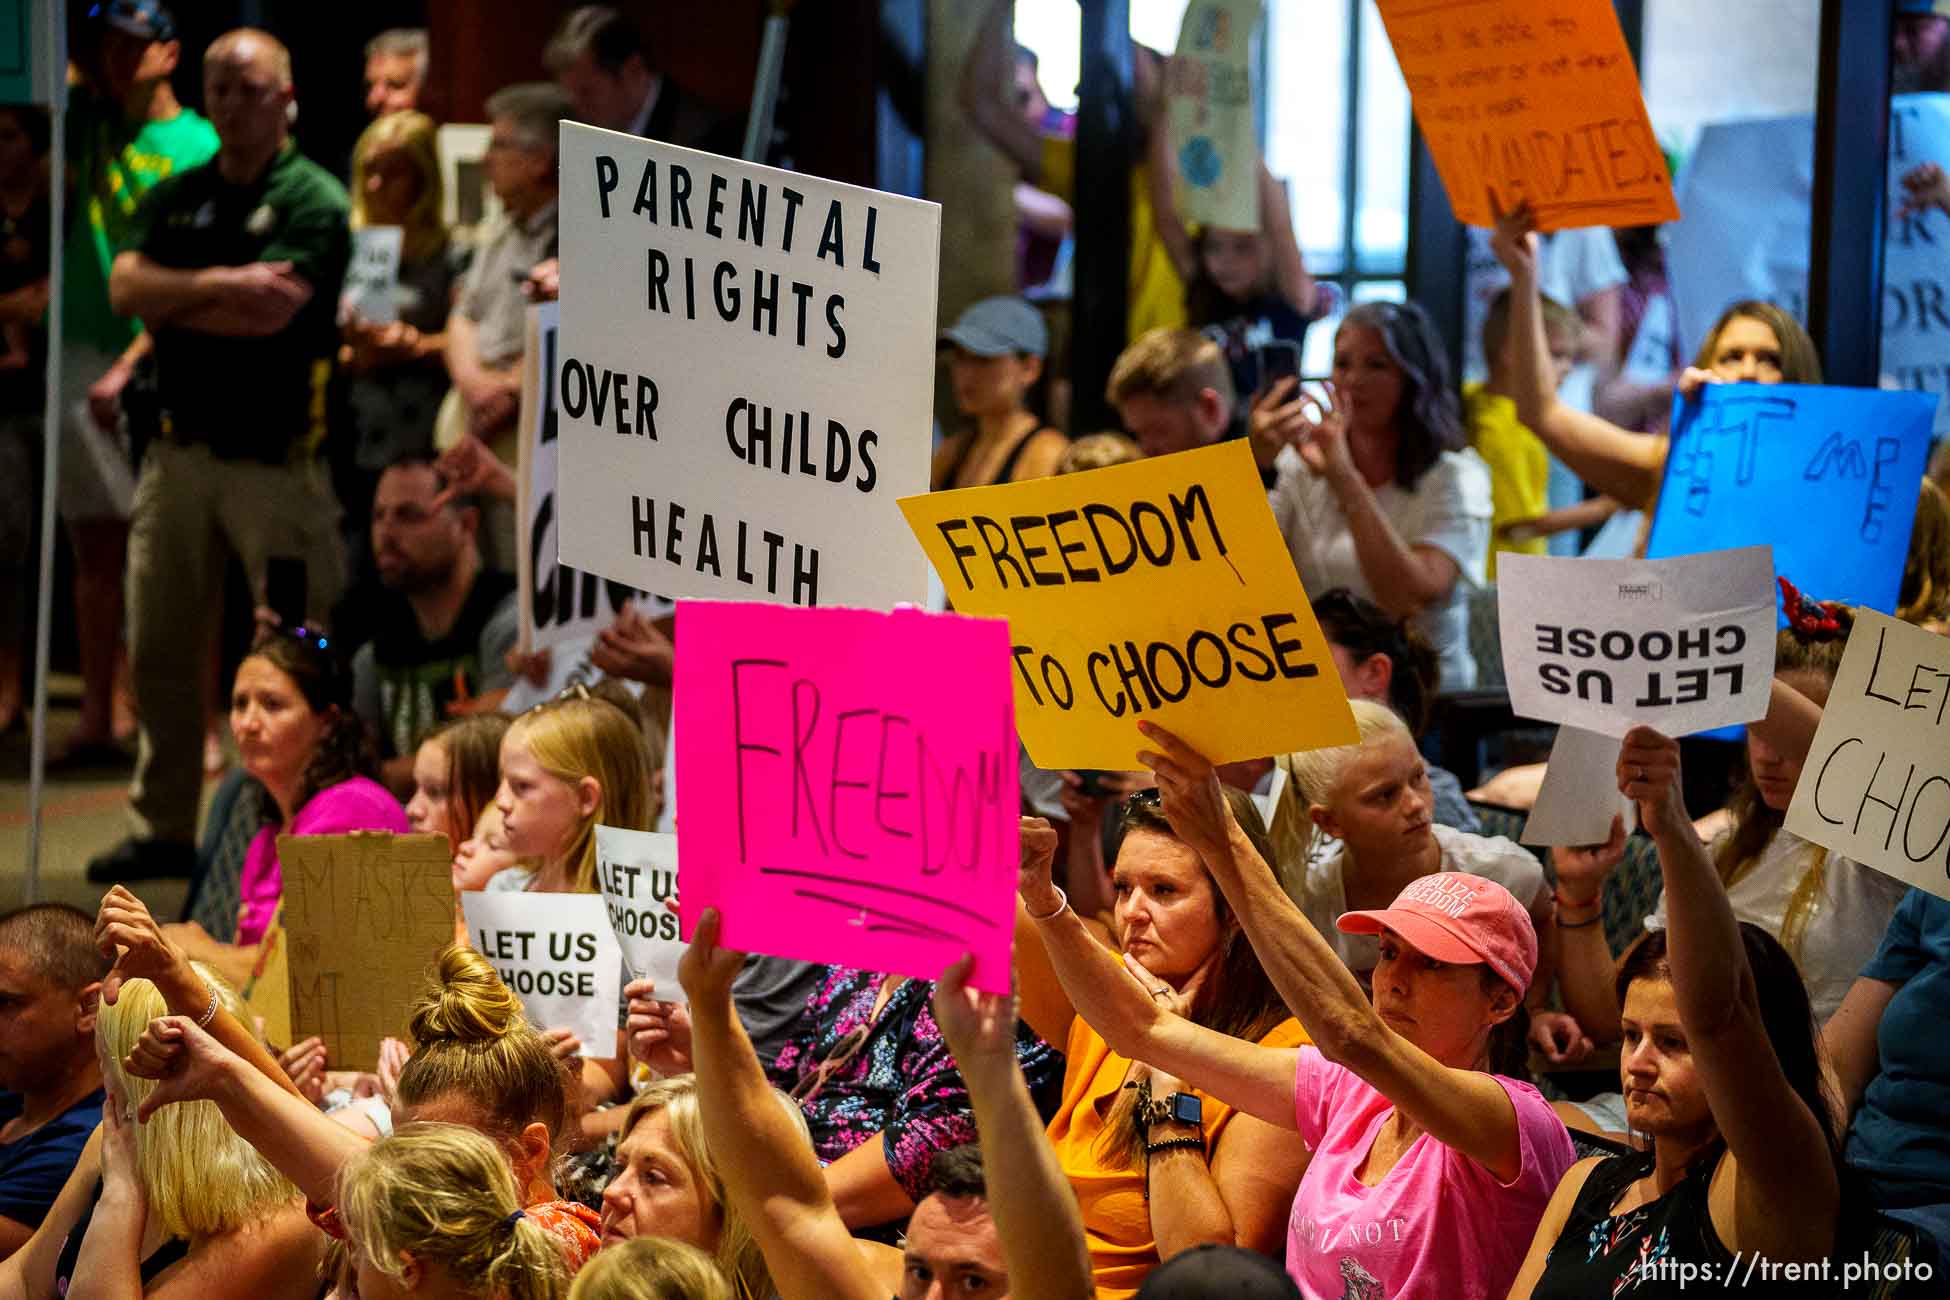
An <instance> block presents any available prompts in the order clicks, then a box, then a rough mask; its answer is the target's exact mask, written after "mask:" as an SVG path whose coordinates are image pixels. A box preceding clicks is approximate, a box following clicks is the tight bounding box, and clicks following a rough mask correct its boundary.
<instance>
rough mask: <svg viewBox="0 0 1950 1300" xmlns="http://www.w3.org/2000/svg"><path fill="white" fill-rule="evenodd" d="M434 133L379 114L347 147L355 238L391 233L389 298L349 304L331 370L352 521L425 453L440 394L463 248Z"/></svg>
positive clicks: (428, 125)
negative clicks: (342, 408) (344, 438)
mask: <svg viewBox="0 0 1950 1300" xmlns="http://www.w3.org/2000/svg"><path fill="white" fill-rule="evenodd" d="M437 130H438V128H437V127H436V126H435V124H434V121H433V119H432V118H430V117H428V116H427V115H426V114H425V113H416V112H411V111H408V112H404V113H388V114H386V115H385V116H384V117H381V118H379V119H378V120H376V121H375V122H373V124H372V125H371V126H368V127H367V128H366V129H365V131H364V132H363V133H361V134H360V136H359V142H358V144H357V145H355V146H354V147H353V150H352V185H351V199H352V216H351V225H352V229H353V230H354V231H361V230H371V229H376V228H381V227H388V226H390V227H396V228H398V229H399V231H400V259H399V276H398V280H397V282H396V283H395V285H394V287H393V301H392V302H391V303H389V304H385V305H384V307H383V308H378V309H377V310H375V305H373V304H364V305H363V307H362V305H361V304H358V303H348V304H347V310H345V311H343V312H341V320H340V346H339V367H340V369H341V370H342V371H344V372H345V374H346V375H348V376H349V377H350V382H349V383H348V384H347V385H346V402H347V405H348V406H349V408H350V411H351V416H352V418H351V420H350V421H349V427H350V428H351V429H352V430H354V432H355V438H354V441H353V444H352V447H351V449H350V457H351V460H352V464H351V465H350V466H347V467H346V468H347V469H356V470H357V471H358V474H357V477H356V479H354V480H352V481H350V482H347V483H346V484H345V485H344V486H343V488H342V490H341V493H340V496H341V499H342V500H343V501H344V502H345V504H346V506H347V507H348V508H349V509H351V510H352V511H354V512H355V514H356V516H357V517H358V518H361V519H363V518H365V516H366V512H367V511H368V510H370V509H371V504H372V489H373V488H374V487H375V486H376V485H377V483H378V478H379V474H380V471H382V470H384V469H385V468H386V467H387V466H388V465H390V464H392V463H393V462H394V461H395V460H397V459H399V458H400V457H401V456H404V455H407V454H409V453H420V454H431V453H432V451H433V425H434V417H435V416H436V415H437V414H438V413H439V410H440V402H441V399H442V397H443V396H445V394H446V392H447V386H448V381H447V368H446V364H445V362H444V361H443V360H442V356H443V353H444V350H445V348H446V345H447V333H446V330H447V314H448V311H449V310H450V309H451V308H452V306H453V301H454V293H455V290H456V288H457V287H458V285H459V283H460V276H461V272H462V271H463V270H465V269H466V256H465V251H464V250H462V249H460V248H458V247H457V246H456V245H455V244H454V243H453V241H452V240H451V239H449V238H448V233H447V227H446V225H445V223H444V222H443V221H442V219H441V215H440V210H441V199H442V193H441V180H440V158H439V154H438V151H437V148H436V145H435V133H436V131H437Z"/></svg>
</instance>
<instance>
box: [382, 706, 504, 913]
mask: <svg viewBox="0 0 1950 1300" xmlns="http://www.w3.org/2000/svg"><path fill="white" fill-rule="evenodd" d="M509 721H510V719H509V718H508V717H507V715H506V714H501V713H478V714H474V715H473V716H471V717H466V718H462V719H460V720H459V721H456V722H450V723H448V724H447V725H446V726H444V727H442V728H440V730H438V731H436V732H434V733H433V734H432V735H431V736H428V737H427V738H426V739H425V740H423V741H421V742H420V748H419V749H418V750H417V751H416V752H415V753H414V755H413V797H412V798H411V799H410V800H408V801H407V805H406V820H407V821H408V822H410V823H412V826H413V829H414V830H415V831H417V832H419V833H420V834H423V835H445V836H446V837H447V841H448V843H449V844H450V845H451V846H452V850H451V851H453V852H455V853H458V852H459V851H460V846H461V843H462V842H463V841H464V840H466V838H467V836H468V833H469V832H470V831H471V830H472V829H473V828H474V824H475V823H476V822H477V821H478V820H479V819H480V813H481V808H482V807H483V806H484V805H486V804H487V803H488V802H489V801H491V800H492V799H493V798H494V788H495V786H496V785H497V784H499V783H500V779H501V777H500V761H501V737H502V736H503V735H505V734H506V733H507V730H508V723H509ZM477 888H478V886H477Z"/></svg>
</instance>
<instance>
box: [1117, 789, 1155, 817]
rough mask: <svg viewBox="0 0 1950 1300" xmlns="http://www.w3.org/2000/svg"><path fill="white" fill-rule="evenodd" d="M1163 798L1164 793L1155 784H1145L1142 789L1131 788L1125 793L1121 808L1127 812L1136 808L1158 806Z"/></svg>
mask: <svg viewBox="0 0 1950 1300" xmlns="http://www.w3.org/2000/svg"><path fill="white" fill-rule="evenodd" d="M1164 798H1165V797H1164V794H1163V793H1162V792H1161V791H1160V790H1159V789H1158V787H1157V786H1155V785H1151V786H1146V787H1145V788H1144V789H1142V790H1133V791H1131V792H1130V793H1129V794H1127V795H1125V796H1124V804H1123V808H1124V811H1125V812H1127V813H1128V812H1131V811H1132V810H1134V809H1137V808H1158V807H1161V806H1163V804H1164Z"/></svg>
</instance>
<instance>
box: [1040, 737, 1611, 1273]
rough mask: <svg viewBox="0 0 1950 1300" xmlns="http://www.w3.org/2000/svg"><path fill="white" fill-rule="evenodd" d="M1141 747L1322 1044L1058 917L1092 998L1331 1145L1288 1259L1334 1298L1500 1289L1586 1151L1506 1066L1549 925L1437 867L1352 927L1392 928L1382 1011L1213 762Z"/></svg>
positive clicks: (1069, 973) (1173, 744) (1153, 1058)
mask: <svg viewBox="0 0 1950 1300" xmlns="http://www.w3.org/2000/svg"><path fill="white" fill-rule="evenodd" d="M1139 728H1140V730H1141V731H1142V732H1143V733H1144V735H1145V737H1146V739H1147V740H1148V741H1150V742H1151V743H1152V744H1153V745H1155V746H1157V749H1155V750H1142V751H1140V752H1139V754H1138V761H1139V762H1141V763H1143V764H1144V765H1145V766H1146V767H1149V768H1150V769H1151V770H1152V771H1153V772H1155V773H1156V774H1157V777H1158V788H1159V791H1160V793H1161V796H1162V800H1163V806H1164V809H1165V813H1166V815H1167V816H1168V817H1169V818H1170V819H1171V824H1172V826H1173V828H1174V829H1175V830H1176V831H1177V833H1178V836H1179V838H1180V839H1182V840H1183V841H1184V842H1185V843H1187V844H1189V845H1191V846H1192V847H1193V848H1195V849H1196V850H1197V851H1198V854H1199V857H1200V859H1201V860H1202V861H1203V862H1204V863H1205V865H1206V868H1207V869H1208V870H1209V871H1210V872H1211V873H1212V876H1213V879H1215V880H1216V881H1217V882H1218V884H1219V887H1220V889H1221V890H1222V891H1223V892H1224V894H1225V897H1226V901H1227V902H1228V903H1230V904H1231V906H1232V909H1233V912H1234V913H1235V915H1236V916H1237V917H1238V918H1239V921H1240V923H1241V924H1242V925H1244V927H1245V930H1246V934H1247V937H1248V938H1250V939H1251V940H1252V944H1253V948H1254V950H1255V951H1256V952H1258V954H1259V957H1260V961H1261V963H1262V964H1263V965H1264V966H1265V968H1266V973H1267V974H1268V975H1269V976H1271V977H1272V979H1273V983H1274V984H1275V985H1276V986H1277V987H1278V988H1279V990H1280V992H1281V994H1282V995H1283V996H1284V997H1285V998H1286V1002H1287V1005H1288V1006H1289V1007H1290V1008H1291V1009H1292V1010H1293V1013H1294V1014H1295V1015H1296V1016H1297V1017H1298V1018H1299V1020H1300V1023H1301V1024H1302V1025H1303V1026H1304V1027H1305V1028H1306V1029H1307V1031H1308V1033H1309V1035H1310V1036H1311V1038H1312V1039H1313V1042H1314V1044H1315V1046H1312V1047H1302V1048H1299V1049H1298V1050H1293V1049H1285V1050H1282V1049H1275V1048H1267V1047H1261V1046H1259V1045H1258V1044H1255V1043H1249V1042H1243V1041H1241V1040H1239V1039H1234V1038H1228V1037H1226V1036H1225V1035H1223V1034H1216V1033H1213V1032H1212V1031H1210V1030H1207V1029H1202V1028H1200V1027H1199V1026H1197V1025H1194V1024H1192V1023H1191V1022H1190V1021H1187V1020H1185V1019H1183V1018H1182V1017H1179V1016H1177V1015H1174V1014H1172V1013H1171V1012H1170V1011H1169V1010H1167V1009H1166V1007H1165V1006H1164V1005H1163V1004H1162V1003H1161V1002H1160V1001H1159V1000H1158V999H1157V998H1156V997H1155V996H1154V995H1155V993H1156V992H1157V990H1156V989H1154V988H1152V987H1151V985H1152V981H1150V980H1149V979H1147V978H1144V977H1142V976H1140V975H1139V974H1138V972H1136V971H1132V972H1131V977H1130V978H1126V977H1124V976H1123V975H1121V974H1120V973H1119V972H1117V970H1116V969H1115V968H1114V967H1113V966H1112V965H1110V964H1109V963H1106V962H1105V961H1103V959H1102V956H1101V950H1094V951H1093V948H1094V944H1093V942H1092V941H1091V940H1090V939H1089V938H1088V936H1087V934H1082V933H1081V932H1080V931H1079V929H1078V928H1077V927H1065V926H1061V925H1044V926H1042V927H1041V929H1042V933H1043V939H1044V944H1045V946H1046V947H1047V948H1048V950H1049V953H1050V957H1051V960H1052V962H1053V963H1054V964H1055V966H1056V969H1057V972H1058V974H1059V976H1060V977H1061V978H1062V980H1063V983H1064V987H1065V988H1066V989H1067V990H1068V991H1069V993H1070V995H1071V998H1072V1000H1073V1001H1074V1002H1075V1004H1076V1008H1077V1011H1078V1012H1079V1013H1080V1014H1081V1015H1082V1016H1083V1017H1084V1019H1085V1020H1087V1021H1088V1022H1089V1023H1090V1025H1091V1026H1092V1027H1093V1028H1095V1029H1096V1030H1097V1031H1098V1032H1099V1033H1100V1034H1102V1035H1103V1036H1104V1038H1105V1039H1106V1040H1107V1041H1109V1043H1110V1044H1111V1047H1112V1048H1113V1049H1114V1050H1116V1051H1118V1052H1121V1053H1123V1054H1125V1055H1127V1056H1130V1057H1132V1058H1133V1059H1136V1060H1141V1061H1144V1062H1146V1063H1147V1064H1150V1065H1151V1066H1153V1067H1154V1068H1157V1069H1162V1070H1166V1071H1169V1072H1170V1073H1172V1074H1174V1075H1177V1076H1178V1077H1180V1078H1182V1079H1184V1080H1185V1081H1186V1082H1187V1083H1190V1084H1193V1085H1194V1086H1196V1087H1197V1088H1198V1089H1199V1090H1201V1091H1203V1092H1207V1093H1210V1094H1211V1095H1212V1096H1214V1097H1217V1098H1219V1099H1221V1100H1223V1101H1225V1102H1227V1103H1229V1104H1231V1105H1233V1106H1236V1107H1238V1108H1239V1109H1240V1110H1243V1111H1245V1112H1247V1113H1248V1114H1251V1115H1255V1116H1258V1117H1259V1118H1261V1119H1263V1120H1266V1121H1267V1122H1268V1123H1274V1124H1280V1125H1282V1126H1284V1127H1287V1128H1291V1129H1294V1130H1297V1131H1298V1132H1299V1134H1300V1136H1301V1137H1302V1139H1304V1140H1305V1142H1306V1143H1307V1145H1308V1147H1310V1148H1311V1149H1312V1151H1313V1158H1312V1160H1311V1162H1310V1163H1309V1164H1308V1166H1307V1172H1306V1175H1305V1176H1304V1177H1303V1178H1302V1179H1301V1181H1300V1189H1299V1191H1298V1192H1297V1193H1296V1194H1295V1196H1294V1200H1293V1212H1292V1215H1291V1217H1290V1219H1289V1221H1288V1228H1287V1271H1288V1272H1289V1273H1291V1274H1292V1275H1293V1277H1294V1280H1295V1281H1296V1282H1298V1283H1299V1284H1300V1288H1301V1290H1302V1291H1303V1292H1304V1293H1305V1294H1306V1295H1308V1296H1309V1297H1313V1298H1314V1300H1341V1297H1348V1296H1352V1297H1357V1298H1358V1300H1370V1298H1371V1297H1372V1300H1384V1298H1385V1300H1458V1298H1460V1300H1478V1298H1481V1297H1492V1296H1495V1297H1500V1296H1502V1295H1503V1294H1504V1293H1505V1291H1507V1290H1508V1289H1509V1286H1510V1282H1511V1280H1512V1279H1513V1278H1514V1277H1515V1276H1516V1273H1517V1268H1518V1266H1519V1265H1520V1264H1521V1263H1522V1261H1523V1256H1524V1251H1525V1249H1526V1239H1527V1238H1528V1237H1529V1236H1530V1235H1531V1234H1532V1233H1533V1232H1534V1231H1535V1230H1536V1226H1537V1221H1538V1219H1539V1218H1540V1217H1541V1216H1542V1214H1543V1212H1544V1206H1545V1204H1546V1203H1547V1202H1548V1201H1549V1200H1550V1195H1551V1190H1552V1188H1553V1187H1554V1186H1555V1185H1556V1183H1557V1180H1558V1179H1559V1178H1560V1177H1561V1176H1562V1175H1563V1173H1564V1171H1565V1170H1566V1169H1568V1168H1569V1167H1570V1165H1571V1163H1572V1160H1573V1159H1574V1154H1573V1152H1572V1148H1571V1139H1570V1135H1569V1134H1568V1133H1566V1132H1565V1129H1564V1125H1563V1124H1562V1123H1561V1122H1560V1121H1559V1120H1558V1119H1557V1116H1556V1115H1555V1113H1554V1112H1553V1111H1552V1110H1551V1107H1550V1104H1549V1103H1548V1102H1546V1101H1545V1100H1544V1099H1543V1097H1542V1096H1541V1095H1540V1094H1539V1093H1538V1092H1537V1090H1536V1089H1535V1088H1534V1087H1532V1086H1531V1085H1530V1084H1528V1083H1524V1082H1521V1081H1519V1080H1516V1079H1510V1078H1505V1077H1503V1076H1501V1075H1497V1074H1492V1073H1490V1072H1489V1070H1488V1068H1487V1067H1488V1063H1489V1060H1490V1052H1491V1039H1492V1036H1493V1035H1494V1034H1495V1032H1496V1031H1497V1028H1498V1026H1501V1025H1505V1024H1508V1023H1510V1022H1511V1020H1512V1018H1513V1017H1515V1016H1516V1015H1517V1012H1518V1009H1519V1008H1520V1007H1521V1006H1522V1004H1523V998H1524V994H1525V992H1526V991H1527V990H1528V988H1529V985H1530V977H1531V975H1532V973H1533V972H1534V970H1535V969H1536V965H1537V936H1536V932H1535V930H1534V929H1533V928H1532V926H1531V923H1530V917H1529V915H1528V913H1526V912H1525V911H1524V909H1523V906H1522V904H1520V903H1518V902H1517V900H1516V899H1515V898H1513V897H1511V895H1510V893H1509V891H1508V890H1506V889H1504V888H1503V887H1502V886H1501V885H1498V884H1496V883H1495V882H1494V881H1490V880H1485V879H1483V878H1481V877H1479V876H1473V875H1470V874H1468V873H1466V872H1448V873H1444V874H1440V875H1434V876H1425V877H1423V878H1421V879H1420V880H1417V881H1415V882H1413V883H1412V884H1410V885H1409V886H1408V887H1407V888H1406V889H1404V890H1402V892H1401V894H1400V895H1399V896H1398V897H1397V898H1396V899H1395V902H1394V904H1393V906H1391V907H1388V908H1386V909H1382V910H1377V911H1372V912H1350V913H1348V914H1346V915H1344V916H1343V917H1341V918H1340V926H1341V928H1342V929H1344V930H1348V931H1350V932H1353V933H1367V934H1375V935H1378V936H1379V937H1380V940H1381V961H1380V964H1379V965H1377V966H1376V967H1375V971H1374V1003H1373V1004H1372V1005H1370V1003H1369V1001H1368V999H1367V997H1366V995H1364V994H1363V993H1362V991H1361V986H1360V984H1359V983H1358V982H1356V980H1355V978H1354V976H1353V974H1352V973H1350V972H1349V970H1348V969H1347V967H1346V966H1344V965H1342V964H1341V962H1340V960H1339V959H1338V958H1337V957H1336V956H1335V955H1334V951H1333V949H1332V948H1330V947H1328V945H1327V943H1326V941H1325V940H1324V939H1322V938H1321V936H1320V934H1319V932H1318V931H1316V930H1315V929H1314V928H1313V926H1312V925H1311V924H1310V923H1309V922H1308V921H1307V919H1306V915H1305V914H1304V913H1303V912H1301V911H1300V909H1299V908H1297V907H1296V906H1295V905H1294V904H1293V902H1292V900H1290V899H1289V898H1288V897H1287V896H1286V893H1285V892H1284V891H1283V890H1282V889H1281V888H1280V885H1279V882H1278V881H1277V880H1275V879H1274V876H1273V872H1272V869H1271V868H1270V867H1268V866H1267V865H1266V862H1265V860H1264V859H1263V858H1262V857H1261V856H1260V855H1259V854H1258V853H1257V852H1256V851H1255V850H1254V849H1253V846H1252V844H1251V842H1250V841H1249V840H1248V839H1247V838H1246V835H1245V833H1244V832H1243V830H1242V829H1241V828H1240V826H1239V824H1238V822H1237V821H1236V820H1234V818H1233V816H1232V812H1231V809H1230V808H1229V807H1228V805H1227V803H1226V800H1225V798H1224V795H1223V793H1222V791H1221V788H1220V785H1219V781H1218V778H1217V776H1216V775H1215V774H1214V773H1213V771H1212V765H1211V763H1209V762H1208V761H1206V759H1205V758H1204V757H1202V756H1201V755H1200V754H1198V753H1197V752H1196V751H1194V750H1193V749H1191V748H1190V747H1189V746H1188V745H1186V744H1185V743H1184V742H1183V741H1181V740H1179V739H1178V738H1177V737H1176V736H1173V735H1172V734H1171V733H1170V732H1168V731H1165V730H1164V729H1163V728H1161V727H1156V726H1153V725H1151V724H1149V723H1140V724H1139Z"/></svg>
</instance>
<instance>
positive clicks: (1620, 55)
mask: <svg viewBox="0 0 1950 1300" xmlns="http://www.w3.org/2000/svg"><path fill="white" fill-rule="evenodd" d="M1379 4H1380V7H1381V19H1382V22H1383V23H1384V24H1386V26H1387V28H1388V39H1389V41H1390V42H1391V43H1392V44H1393V45H1394V47H1395V57H1396V58H1397V59H1398V60H1400V62H1401V66H1402V79H1403V80H1404V81H1406V82H1407V83H1408V90H1409V94H1410V96H1411V97H1412V99H1413V102H1414V106H1415V123H1416V125H1417V126H1419V127H1421V129H1422V135H1423V136H1424V137H1425V138H1426V139H1427V140H1428V142H1429V151H1430V153H1431V154H1433V155H1434V157H1435V165H1436V168H1437V170H1439V171H1440V172H1441V173H1442V183H1443V186H1444V187H1445V188H1446V189H1447V190H1448V191H1449V206H1450V207H1451V208H1453V209H1454V210H1455V213H1456V219H1457V220H1459V221H1463V222H1467V223H1468V224H1470V225H1472V226H1488V225H1490V224H1491V223H1492V221H1493V218H1492V216H1491V212H1490V199H1491V196H1492V195H1494V196H1495V199H1496V202H1497V203H1499V204H1500V205H1502V206H1503V207H1504V208H1505V209H1509V208H1512V207H1514V206H1516V205H1517V204H1518V203H1520V202H1522V201H1524V200H1526V199H1528V200H1529V201H1530V205H1531V207H1532V208H1533V209H1534V210H1535V211H1536V214H1537V225H1538V228H1539V229H1542V230H1561V229H1564V228H1566V227H1570V226H1644V225H1652V224H1654V223H1656V222H1661V221H1674V220H1677V219H1678V217H1679V203H1678V201H1677V200H1676V199H1674V198H1673V194H1672V177H1671V176H1670V175H1669V174H1668V173H1667V171H1666V162H1665V158H1664V156H1663V155H1662V154H1661V153H1660V152H1659V142H1658V139H1657V137H1656V136H1654V135H1653V133H1652V122H1651V119H1649V118H1648V117H1647V116H1646V113H1645V100H1644V98H1643V96H1641V95H1640V93H1639V80H1638V70H1637V69H1636V68H1634V67H1633V66H1632V56H1631V53H1630V51H1628V50H1627V49H1626V48H1625V33H1624V32H1623V31H1622V30H1620V28H1619V26H1618V15H1617V14H1615V13H1613V12H1612V7H1611V0H1379Z"/></svg>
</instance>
